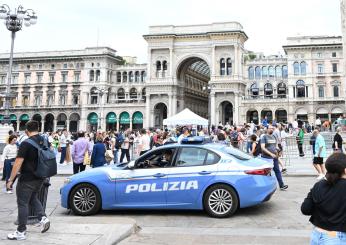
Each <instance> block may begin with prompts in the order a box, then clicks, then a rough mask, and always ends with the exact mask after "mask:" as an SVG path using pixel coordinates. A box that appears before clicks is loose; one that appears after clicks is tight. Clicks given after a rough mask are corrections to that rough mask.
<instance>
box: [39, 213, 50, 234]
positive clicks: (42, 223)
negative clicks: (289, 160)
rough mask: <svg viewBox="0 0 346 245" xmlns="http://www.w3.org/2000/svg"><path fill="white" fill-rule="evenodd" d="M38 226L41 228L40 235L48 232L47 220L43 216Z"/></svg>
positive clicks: (48, 224) (48, 223)
mask: <svg viewBox="0 0 346 245" xmlns="http://www.w3.org/2000/svg"><path fill="white" fill-rule="evenodd" d="M38 226H40V227H41V233H45V232H46V231H48V230H49V227H50V221H49V219H48V218H47V217H46V216H43V217H42V219H41V221H40V223H39V224H38Z"/></svg>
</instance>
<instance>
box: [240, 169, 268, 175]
mask: <svg viewBox="0 0 346 245" xmlns="http://www.w3.org/2000/svg"><path fill="white" fill-rule="evenodd" d="M271 172H272V169H271V168H263V169H254V170H246V171H245V173H246V174H250V175H265V176H268V175H271Z"/></svg>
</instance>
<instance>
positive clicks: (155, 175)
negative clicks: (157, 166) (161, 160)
mask: <svg viewBox="0 0 346 245" xmlns="http://www.w3.org/2000/svg"><path fill="white" fill-rule="evenodd" d="M153 176H154V177H156V178H162V177H165V176H166V175H165V174H162V173H157V174H154V175H153Z"/></svg>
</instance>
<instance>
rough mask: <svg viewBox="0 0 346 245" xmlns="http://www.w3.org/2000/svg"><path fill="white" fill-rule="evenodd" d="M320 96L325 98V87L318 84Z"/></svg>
mask: <svg viewBox="0 0 346 245" xmlns="http://www.w3.org/2000/svg"><path fill="white" fill-rule="evenodd" d="M318 97H320V98H323V97H324V87H323V86H318Z"/></svg>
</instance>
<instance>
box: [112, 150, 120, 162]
mask: <svg viewBox="0 0 346 245" xmlns="http://www.w3.org/2000/svg"><path fill="white" fill-rule="evenodd" d="M118 152H119V150H118V149H115V150H114V153H113V154H114V159H113V162H114V164H118V163H119V158H118Z"/></svg>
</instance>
